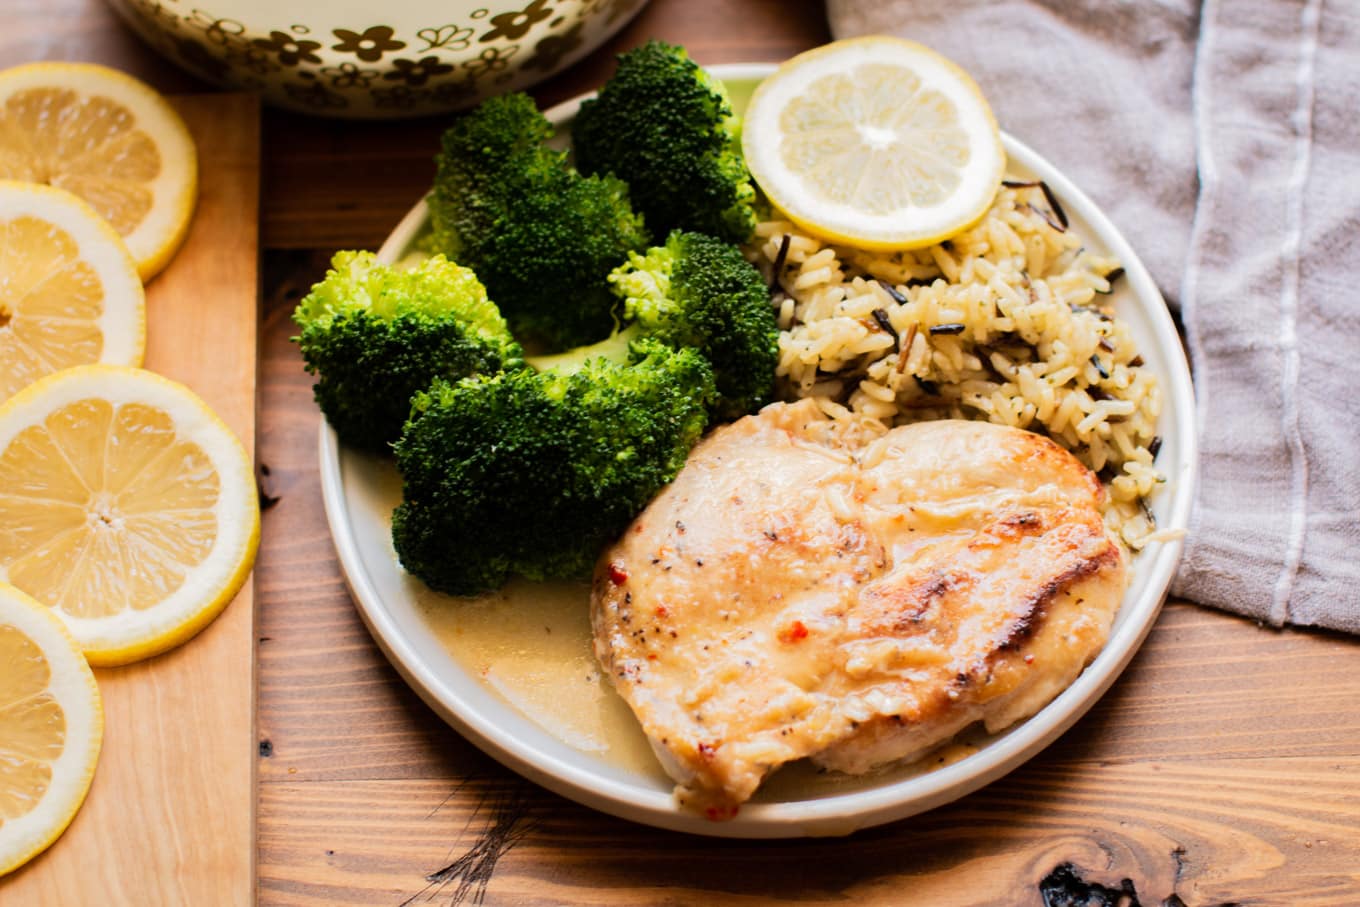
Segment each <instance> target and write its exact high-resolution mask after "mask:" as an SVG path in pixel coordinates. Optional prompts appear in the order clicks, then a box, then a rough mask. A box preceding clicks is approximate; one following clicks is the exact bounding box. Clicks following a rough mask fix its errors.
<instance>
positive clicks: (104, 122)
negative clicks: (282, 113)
mask: <svg viewBox="0 0 1360 907" xmlns="http://www.w3.org/2000/svg"><path fill="white" fill-rule="evenodd" d="M0 179H11V180H21V181H23V182H29V183H45V184H48V185H52V186H57V187H59V188H62V189H66V190H68V191H69V192H72V193H74V194H75V195H78V196H80V197H81V198H83V199H84V200H85V201H86V202H88V203H89V205H90V207H92V208H94V210H96V211H98V212H99V214H100V215H101V216H102V217H103V218H105V219H106V220H107V221H108V222H109V223H110V224H111V225H112V226H113V228H114V229H115V230H117V231H118V233H119V235H120V236H122V237H123V240H124V241H125V242H126V243H127V247H128V250H129V251H130V252H131V253H132V257H133V258H134V259H135V260H136V262H137V270H138V272H139V273H140V274H141V276H142V279H143V280H149V279H150V278H151V277H152V276H153V275H154V274H156V273H157V272H158V271H160V269H161V268H163V267H164V266H165V265H166V263H167V262H169V260H170V258H171V257H172V256H173V255H174V254H175V250H176V249H178V248H179V245H180V243H181V242H183V240H184V237H185V235H186V234H187V232H188V229H189V221H190V218H191V216H192V214H193V209H194V199H195V196H196V195H197V191H198V163H197V154H196V152H195V149H194V143H193V139H192V138H191V137H190V135H189V130H188V129H187V128H186V127H185V125H184V121H183V120H182V119H181V118H180V116H179V114H177V113H176V112H175V111H174V109H173V108H172V107H171V106H170V105H169V104H168V103H167V102H166V100H165V98H163V97H161V95H160V94H158V93H157V92H156V91H155V90H154V89H152V88H151V87H150V86H148V85H146V84H144V83H143V82H140V81H138V80H137V79H134V78H133V77H131V76H129V75H127V74H126V73H122V72H119V71H118V70H116V69H110V68H109V67H107V66H99V65H97V64H94V63H60V62H48V63H28V64H25V65H23V66H15V67H12V68H10V69H6V70H4V71H3V72H0Z"/></svg>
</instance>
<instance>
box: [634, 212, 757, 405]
mask: <svg viewBox="0 0 1360 907" xmlns="http://www.w3.org/2000/svg"><path fill="white" fill-rule="evenodd" d="M609 282H610V283H611V284H612V285H613V286H614V292H615V293H617V294H618V295H619V296H620V297H622V298H623V300H624V313H623V314H624V319H625V320H626V321H629V322H632V327H630V328H629V331H630V332H633V333H634V334H635V335H636V336H640V337H648V338H651V339H655V340H659V341H660V342H662V343H665V344H666V345H668V346H672V347H677V348H683V347H693V348H694V349H697V350H698V351H699V352H700V353H702V354H703V355H704V357H705V358H706V359H708V361H709V363H710V364H711V365H712V366H713V372H714V375H715V378H716V383H717V391H718V396H717V398H716V399H715V401H714V404H713V407H712V415H713V418H714V419H716V420H728V419H735V418H737V417H739V416H743V415H745V414H746V413H749V412H754V411H755V410H757V409H759V408H760V407H761V406H763V405H764V404H766V403H768V402H769V400H770V396H771V394H772V392H773V385H774V369H775V365H776V364H777V362H778V360H779V324H778V322H777V321H776V320H775V314H774V308H773V307H772V306H771V305H770V293H769V289H768V288H767V287H766V285H765V281H764V279H763V278H762V277H761V276H760V272H759V271H757V270H756V269H755V267H754V266H753V265H751V263H750V262H748V261H747V260H746V259H745V258H743V257H742V254H741V251H740V250H739V249H738V248H737V247H736V246H733V245H730V244H728V243H725V242H722V241H721V240H718V239H714V238H713V237H711V236H705V235H704V234H702V233H688V232H684V231H681V230H676V231H674V232H672V233H671V235H670V236H669V237H667V239H666V244H665V245H664V246H660V247H657V248H654V249H651V250H649V251H648V252H647V253H646V254H645V255H642V254H638V253H636V252H634V253H633V254H632V255H630V256H629V260H628V263H627V264H624V265H622V266H620V267H619V268H618V269H616V270H615V271H614V272H613V273H612V274H610V275H609Z"/></svg>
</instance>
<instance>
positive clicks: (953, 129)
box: [742, 35, 1006, 250]
mask: <svg viewBox="0 0 1360 907" xmlns="http://www.w3.org/2000/svg"><path fill="white" fill-rule="evenodd" d="M742 147H743V150H744V151H745V154H746V163H747V165H748V166H749V167H750V169H751V173H752V175H753V176H754V177H755V179H756V182H757V184H759V186H760V188H761V189H762V190H763V191H764V192H765V195H766V197H768V198H769V200H770V201H771V202H772V203H773V204H774V205H775V206H776V207H778V208H779V209H780V210H781V211H783V212H784V213H785V214H786V215H787V216H788V218H789V219H790V220H792V221H793V222H794V223H795V224H797V225H798V226H799V227H801V228H803V229H804V230H806V231H808V232H810V233H813V234H816V235H819V236H821V237H823V238H825V239H827V240H830V241H832V242H839V243H844V244H847V245H852V246H857V247H860V248H865V249H876V250H882V249H911V248H918V247H920V246H926V245H930V244H931V243H935V242H939V241H941V240H943V239H947V238H949V237H950V236H954V235H955V234H957V233H959V232H961V231H963V230H966V229H967V228H968V227H971V226H972V225H974V224H975V223H977V222H978V221H979V220H981V219H982V217H983V215H985V214H986V213H987V209H988V208H989V207H990V206H991V203H992V199H993V197H994V196H995V195H996V191H997V188H998V186H999V185H1000V184H1001V177H1002V173H1003V171H1004V170H1005V166H1006V153H1005V150H1004V149H1003V148H1002V146H1001V134H1000V132H999V131H998V130H997V126H996V119H995V117H993V116H992V111H991V108H990V107H988V106H987V101H986V99H984V98H983V97H982V93H981V92H980V91H979V90H978V87H977V85H976V84H975V83H974V82H973V80H972V79H971V78H969V76H968V74H967V73H965V72H964V71H963V70H962V69H960V68H959V67H958V66H956V65H955V64H953V63H951V62H950V61H949V60H947V59H945V58H944V57H942V56H940V55H939V54H937V53H935V52H934V51H933V50H930V49H929V48H927V47H924V46H922V45H920V44H917V43H915V42H913V41H904V40H902V39H900V38H892V37H886V36H881V35H874V36H870V37H865V38H853V39H850V40H846V41H837V42H835V43H833V44H828V45H826V46H824V47H819V48H816V49H814V50H810V51H808V52H807V53H804V54H800V55H799V56H796V57H794V58H793V59H791V60H789V61H787V62H786V63H784V64H783V65H782V66H780V67H779V69H778V70H776V71H775V73H774V74H773V75H771V76H770V77H769V78H768V79H766V80H765V81H764V82H762V83H761V84H760V86H759V87H758V88H757V89H756V91H755V94H754V95H753V96H752V98H751V103H750V106H749V107H748V108H747V110H746V115H745V122H744V125H743V127H742Z"/></svg>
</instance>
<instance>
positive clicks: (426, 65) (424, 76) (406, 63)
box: [383, 57, 453, 87]
mask: <svg viewBox="0 0 1360 907" xmlns="http://www.w3.org/2000/svg"><path fill="white" fill-rule="evenodd" d="M392 65H393V66H394V67H396V68H395V69H394V70H393V71H392V72H389V73H387V74H386V75H384V76H383V78H384V79H386V80H387V81H389V82H396V81H404V82H405V83H406V84H407V85H412V86H416V87H419V86H421V85H424V84H425V83H426V82H428V81H430V77H431V76H442V75H443V74H444V73H446V72H453V67H452V66H450V65H449V64H448V63H440V62H439V58H438V57H426V58H425V59H423V60H393V61H392Z"/></svg>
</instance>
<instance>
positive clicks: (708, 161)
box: [571, 41, 756, 243]
mask: <svg viewBox="0 0 1360 907" xmlns="http://www.w3.org/2000/svg"><path fill="white" fill-rule="evenodd" d="M740 128H741V121H740V120H739V119H738V117H737V116H736V115H735V114H734V113H733V110H732V104H731V101H730V100H729V99H728V96H727V90H726V89H725V88H724V87H723V85H722V83H721V82H719V81H717V80H715V79H712V78H710V77H709V75H708V74H707V73H705V72H704V70H702V69H701V68H699V66H698V65H697V64H695V63H694V61H692V60H691V59H690V58H689V55H688V54H687V53H686V52H685V50H684V48H681V47H675V46H672V45H670V44H666V43H663V42H661V41H650V42H648V43H647V44H644V45H643V46H642V47H639V48H637V49H635V50H631V51H629V52H627V53H624V54H621V55H620V56H619V66H618V71H617V72H616V73H615V74H614V76H613V78H611V79H610V80H609V81H608V82H606V83H605V85H604V87H603V88H602V89H601V90H600V93H599V95H598V97H596V98H595V99H593V100H590V101H586V102H585V103H584V104H582V105H581V111H580V113H578V114H577V116H576V121H575V123H573V125H572V130H571V131H572V145H573V147H574V148H575V152H576V165H577V166H578V167H580V168H581V171H582V172H583V173H598V174H604V173H613V174H614V175H615V176H617V177H619V178H620V179H622V180H623V181H624V182H626V183H628V186H629V188H630V190H631V192H632V197H633V205H634V207H636V208H637V209H638V210H639V211H641V212H642V213H643V215H644V216H645V217H646V218H647V225H648V226H649V227H650V228H651V229H652V232H653V234H654V235H656V236H658V237H660V236H664V235H666V234H667V233H669V232H670V231H671V230H673V229H676V228H683V229H687V230H698V231H699V232H701V233H709V234H712V235H713V236H717V237H720V238H722V239H726V240H730V241H732V242H736V243H740V242H745V241H746V240H747V238H749V237H750V235H751V231H752V230H753V229H754V228H755V222H756V221H755V211H754V209H753V207H752V203H753V202H754V201H755V197H756V195H755V189H754V187H753V186H752V185H751V174H750V172H749V171H748V170H747V169H746V161H745V158H743V157H742V153H741V133H740Z"/></svg>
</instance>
